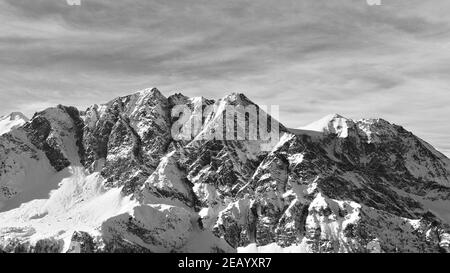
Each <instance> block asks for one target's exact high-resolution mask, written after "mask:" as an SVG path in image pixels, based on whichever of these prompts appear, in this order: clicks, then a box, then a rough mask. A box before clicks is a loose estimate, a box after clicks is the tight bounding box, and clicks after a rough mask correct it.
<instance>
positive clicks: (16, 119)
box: [0, 112, 28, 135]
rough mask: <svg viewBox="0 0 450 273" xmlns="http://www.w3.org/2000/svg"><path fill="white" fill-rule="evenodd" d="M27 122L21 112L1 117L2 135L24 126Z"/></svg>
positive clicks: (0, 129)
mask: <svg viewBox="0 0 450 273" xmlns="http://www.w3.org/2000/svg"><path fill="white" fill-rule="evenodd" d="M27 121H28V118H27V117H26V116H25V115H24V114H22V113H20V112H13V113H11V114H9V115H7V116H2V117H0V135H3V134H5V133H8V132H9V131H11V130H12V129H14V128H16V127H19V126H21V125H23V124H24V123H25V122H27Z"/></svg>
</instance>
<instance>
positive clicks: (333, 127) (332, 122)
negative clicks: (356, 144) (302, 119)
mask: <svg viewBox="0 0 450 273" xmlns="http://www.w3.org/2000/svg"><path fill="white" fill-rule="evenodd" d="M353 125H354V122H353V120H351V119H348V118H346V117H344V116H342V115H340V114H330V115H327V116H325V117H323V118H321V119H319V120H317V121H315V122H313V123H310V124H308V125H307V126H304V127H300V128H299V129H302V130H308V131H316V132H323V133H331V134H337V135H338V136H339V137H347V136H348V129H349V127H351V126H353Z"/></svg>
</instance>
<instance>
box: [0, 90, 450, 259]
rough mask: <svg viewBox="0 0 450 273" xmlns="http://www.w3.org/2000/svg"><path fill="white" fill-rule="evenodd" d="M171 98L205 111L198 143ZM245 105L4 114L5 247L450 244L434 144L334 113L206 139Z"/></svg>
mask: <svg viewBox="0 0 450 273" xmlns="http://www.w3.org/2000/svg"><path fill="white" fill-rule="evenodd" d="M177 105H185V106H187V107H189V108H190V109H193V110H195V109H198V108H208V109H210V111H209V112H208V114H207V115H206V116H205V117H203V118H202V124H201V128H200V130H198V131H196V132H193V136H192V139H180V140H176V139H177V138H176V136H175V135H174V133H173V131H172V126H173V124H174V123H175V122H177V120H178V119H177V118H175V117H173V115H172V110H173V109H174V107H175V106H177ZM248 105H253V106H255V107H256V108H257V109H258V113H259V114H261V113H262V112H263V110H262V108H260V107H259V106H257V105H256V104H255V103H253V102H252V101H251V100H250V99H249V98H247V97H246V96H245V95H244V94H239V93H233V94H230V95H228V96H225V97H223V98H221V99H219V100H217V101H215V100H210V99H206V98H203V97H195V98H189V97H187V96H184V95H182V94H174V95H172V96H169V97H165V96H164V95H163V94H162V93H161V92H160V91H158V90H157V89H155V88H153V89H146V90H143V91H140V92H137V93H134V94H131V95H128V96H123V97H119V98H115V99H113V100H111V101H110V102H107V103H105V104H100V105H93V106H91V107H89V108H87V109H86V110H79V109H77V108H75V107H69V106H62V105H58V106H56V107H53V108H48V109H45V110H43V111H41V112H37V113H35V114H34V116H33V117H32V118H31V119H30V120H28V119H27V118H26V117H25V116H24V115H22V114H20V113H13V114H11V115H10V116H6V117H2V118H0V135H1V136H0V252H69V253H70V252H77V253H79V252H83V253H86V252H87V253H89V252H94V253H101V252H244V253H245V252H313V253H318V252H420V253H422V252H448V251H450V159H448V158H447V157H446V156H445V155H443V154H442V153H440V152H439V151H437V150H436V149H434V148H433V147H432V146H431V145H430V144H428V143H427V142H425V141H424V140H422V139H420V138H418V137H417V136H415V135H414V134H413V133H411V132H409V131H407V130H405V129H404V128H403V127H401V126H398V125H395V124H392V123H389V122H388V121H386V120H383V119H363V120H358V121H354V120H351V119H347V118H345V117H343V116H340V115H337V114H334V115H329V116H327V117H325V118H323V119H321V120H319V121H317V122H314V123H312V124H310V125H308V126H306V127H303V128H299V129H290V128H287V127H286V126H284V125H283V124H281V123H280V122H278V121H276V119H274V118H273V117H270V119H271V121H275V123H273V122H272V126H273V124H275V126H277V128H278V129H279V130H278V131H279V134H280V138H279V140H278V141H276V142H270V143H268V142H267V141H258V140H246V139H244V140H235V139H229V140H228V139H207V138H204V137H200V136H202V135H204V134H207V133H208V132H211V131H217V129H218V128H221V126H222V125H223V123H222V120H221V119H219V118H218V117H220V116H223V114H224V111H225V109H226V106H248ZM184 118H185V120H186V122H187V123H189V122H191V121H192V120H193V119H195V117H194V116H187V117H184ZM237 127H239V126H237ZM227 128H228V126H227ZM230 128H231V129H232V130H240V129H242V128H236V126H234V125H233V127H230ZM244 129H245V128H244ZM181 130H183V128H181Z"/></svg>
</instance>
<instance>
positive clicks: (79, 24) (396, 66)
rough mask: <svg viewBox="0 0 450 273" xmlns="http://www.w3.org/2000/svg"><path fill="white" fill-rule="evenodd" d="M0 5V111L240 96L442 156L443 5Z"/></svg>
mask: <svg viewBox="0 0 450 273" xmlns="http://www.w3.org/2000/svg"><path fill="white" fill-rule="evenodd" d="M382 3H383V5H381V6H368V5H367V3H366V1H365V0H347V1H328V0H314V1H311V0H278V1H273V0H271V1H269V0H259V1H253V0H227V1H222V0H183V1H167V0H133V1H131V0H122V1H108V0H83V1H82V5H81V6H79V7H78V6H68V5H67V4H66V1H64V0H33V1H29V0H0V19H1V20H2V25H0V71H1V72H0V94H1V96H2V100H1V101H0V109H2V112H4V113H7V112H10V111H13V110H23V111H25V112H26V114H28V115H30V114H32V112H34V111H36V110H40V108H42V107H46V106H48V105H53V104H58V103H63V104H70V105H76V106H79V107H86V106H88V105H90V104H92V103H98V102H103V101H107V100H109V99H111V98H113V97H115V96H118V95H123V94H127V93H130V92H132V91H133V90H137V89H141V88H145V87H153V86H157V87H159V88H160V89H161V90H162V91H163V92H165V93H166V94H167V95H169V94H171V93H172V92H175V91H181V92H184V93H186V94H187V95H204V96H209V97H220V96H222V95H223V94H224V93H227V92H232V91H241V92H245V93H246V94H248V96H249V97H251V98H252V99H254V100H255V101H256V102H257V103H261V104H279V105H281V110H282V113H281V119H282V120H283V121H284V122H285V123H286V124H287V125H288V126H292V127H298V126H301V125H304V124H306V123H308V122H310V121H312V120H315V119H318V118H320V117H321V116H323V115H326V114H328V113H333V112H337V113H341V114H343V115H346V116H349V117H352V118H361V117H383V118H386V119H388V120H391V121H393V122H395V123H398V124H402V125H404V126H405V127H406V128H407V129H409V130H412V131H414V132H415V133H417V134H418V135H419V136H421V137H422V138H424V139H425V140H427V141H429V142H430V143H432V144H433V145H435V146H436V147H437V148H439V149H441V150H442V151H444V152H447V154H449V150H450V147H449V146H448V144H447V143H448V141H447V139H448V138H449V137H450V126H448V125H447V124H448V121H447V118H448V117H449V116H450V107H448V105H449V104H450V93H449V92H450V91H449V90H448V86H449V84H450V79H447V78H448V77H446V76H447V75H448V72H449V71H450V62H449V60H450V47H449V46H448V45H449V43H450V35H449V33H450V19H448V16H447V14H446V13H447V12H448V10H449V8H450V2H449V1H446V0H435V1H432V2H431V1H418V0H397V1H382Z"/></svg>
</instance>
